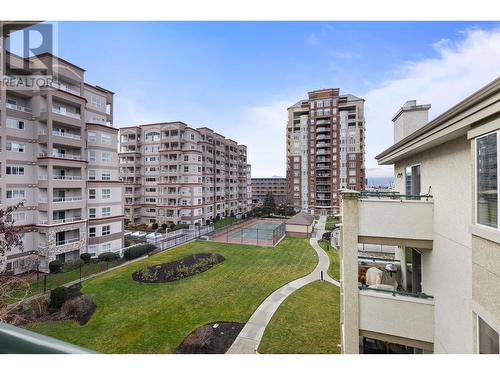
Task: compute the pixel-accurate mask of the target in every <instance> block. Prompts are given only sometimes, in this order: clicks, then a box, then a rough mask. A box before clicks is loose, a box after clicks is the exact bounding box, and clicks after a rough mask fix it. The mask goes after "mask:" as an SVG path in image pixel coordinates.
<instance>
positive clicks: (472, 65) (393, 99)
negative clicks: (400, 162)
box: [362, 29, 500, 173]
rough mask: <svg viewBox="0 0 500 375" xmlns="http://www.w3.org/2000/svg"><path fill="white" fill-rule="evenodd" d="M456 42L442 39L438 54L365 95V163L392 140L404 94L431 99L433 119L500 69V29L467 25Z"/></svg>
mask: <svg viewBox="0 0 500 375" xmlns="http://www.w3.org/2000/svg"><path fill="white" fill-rule="evenodd" d="M462 35H463V38H462V39H461V40H459V41H458V42H451V41H450V40H444V39H442V40H439V41H437V42H436V43H434V45H433V48H434V49H435V50H436V51H437V52H438V57H436V58H432V59H424V60H420V61H416V62H407V63H405V64H403V65H402V66H400V67H399V68H398V69H396V71H395V72H394V74H395V78H393V79H391V80H388V81H386V82H384V83H383V84H381V85H380V86H379V87H378V88H376V89H372V90H371V91H369V92H367V93H366V94H364V95H362V97H363V98H365V100H366V102H365V116H366V128H367V131H366V141H367V154H366V162H367V168H371V172H372V173H374V171H373V167H376V166H377V162H376V161H375V160H374V157H375V155H377V154H378V153H380V152H382V151H383V150H385V149H386V148H387V147H389V146H390V145H392V143H393V129H392V122H391V119H392V117H393V115H394V114H395V113H396V112H397V110H398V109H399V108H400V107H401V105H402V104H404V102H405V101H406V100H410V99H416V100H417V102H418V103H419V104H428V103H430V104H431V105H432V108H431V112H430V119H432V118H434V117H436V116H437V115H439V114H441V113H442V112H444V111H446V110H447V109H448V108H450V107H452V106H453V105H454V104H456V103H458V102H459V101H461V100H462V99H464V98H465V97H467V96H469V95H470V94H472V93H473V92H475V91H477V90H478V89H480V88H481V87H482V86H484V85H485V84H487V83H489V82H490V81H492V80H494V79H496V78H497V77H498V76H499V75H500V30H498V29H497V30H492V31H484V30H477V29H474V30H473V29H470V30H466V31H464V32H463V33H462Z"/></svg>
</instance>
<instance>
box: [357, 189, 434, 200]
mask: <svg viewBox="0 0 500 375" xmlns="http://www.w3.org/2000/svg"><path fill="white" fill-rule="evenodd" d="M366 198H378V199H392V200H401V201H403V200H413V201H416V200H417V201H419V200H425V201H428V200H429V199H432V195H430V194H422V195H411V194H399V192H398V191H395V192H390V191H383V192H382V191H362V192H360V193H359V199H366Z"/></svg>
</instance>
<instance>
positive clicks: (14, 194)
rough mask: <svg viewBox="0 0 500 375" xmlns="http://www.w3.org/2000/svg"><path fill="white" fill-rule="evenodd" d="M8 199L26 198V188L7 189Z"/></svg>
mask: <svg viewBox="0 0 500 375" xmlns="http://www.w3.org/2000/svg"><path fill="white" fill-rule="evenodd" d="M7 199H24V190H7Z"/></svg>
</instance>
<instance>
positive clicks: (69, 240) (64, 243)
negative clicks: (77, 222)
mask: <svg viewBox="0 0 500 375" xmlns="http://www.w3.org/2000/svg"><path fill="white" fill-rule="evenodd" d="M78 241H80V239H79V238H68V239H65V240H60V241H56V246H63V245H69V244H70V243H75V242H78Z"/></svg>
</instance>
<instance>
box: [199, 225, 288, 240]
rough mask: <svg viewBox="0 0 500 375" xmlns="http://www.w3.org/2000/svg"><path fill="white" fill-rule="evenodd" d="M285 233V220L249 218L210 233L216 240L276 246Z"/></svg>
mask: <svg viewBox="0 0 500 375" xmlns="http://www.w3.org/2000/svg"><path fill="white" fill-rule="evenodd" d="M284 235H285V224H284V223H283V220H276V219H249V220H245V221H242V222H238V223H236V224H233V225H230V226H227V227H224V228H219V229H216V230H214V231H213V232H211V233H210V234H209V236H208V237H209V239H210V240H211V241H216V242H226V243H238V244H246V245H258V246H275V245H276V244H277V243H278V242H279V241H280V240H281V239H282V238H283V237H284Z"/></svg>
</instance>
